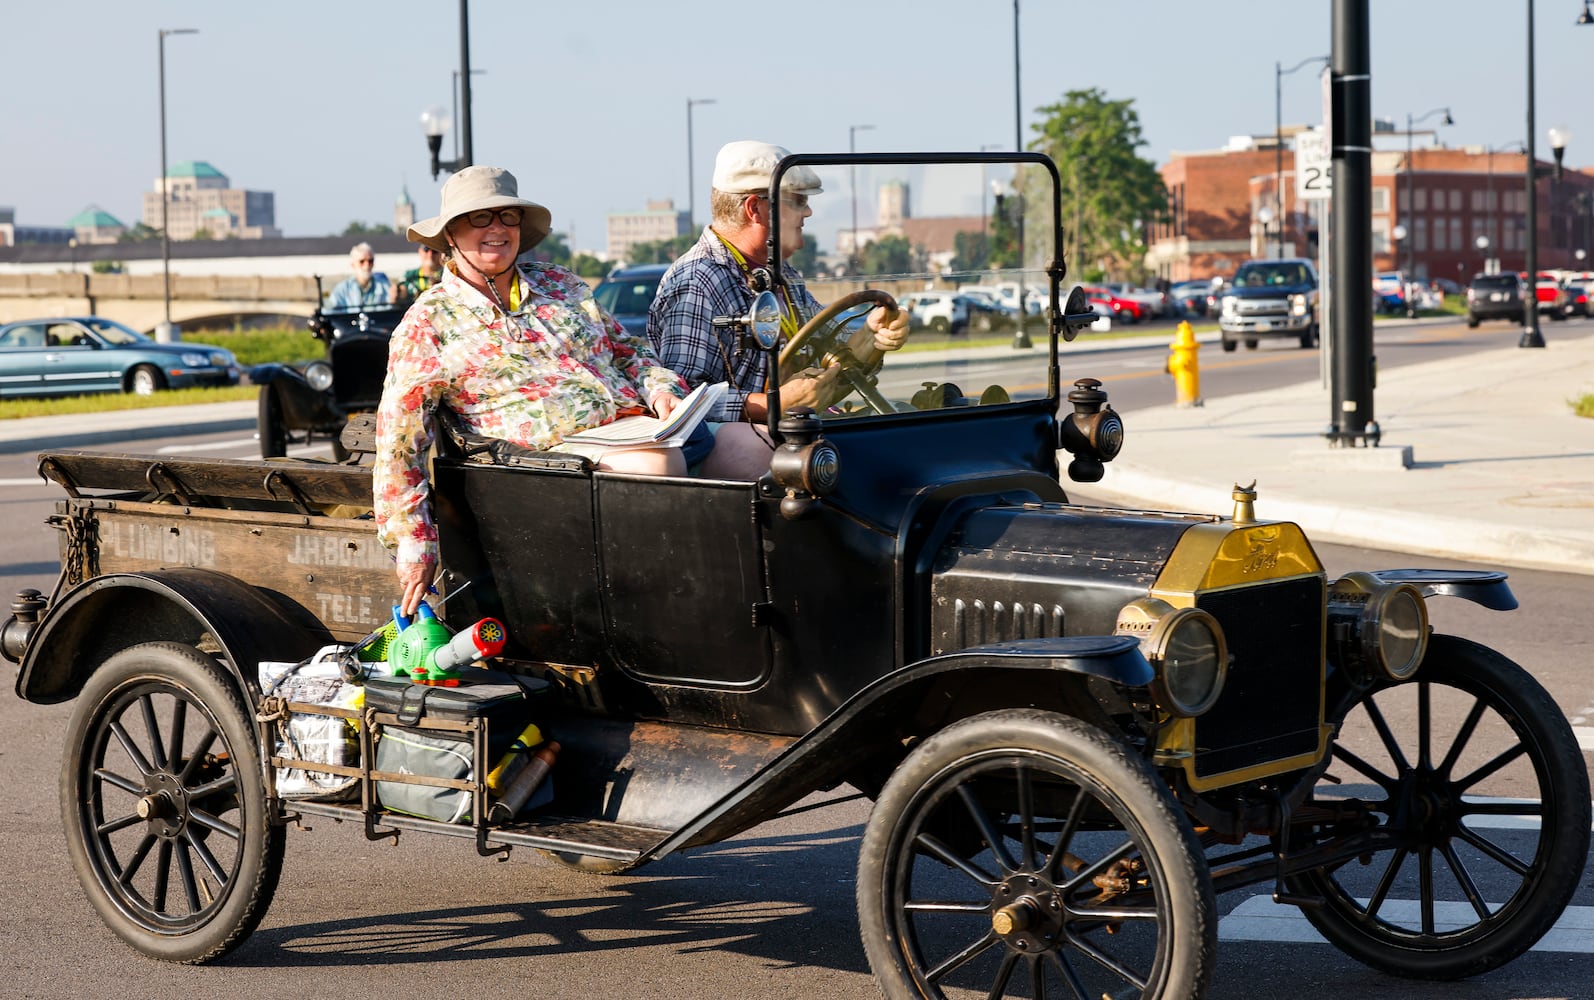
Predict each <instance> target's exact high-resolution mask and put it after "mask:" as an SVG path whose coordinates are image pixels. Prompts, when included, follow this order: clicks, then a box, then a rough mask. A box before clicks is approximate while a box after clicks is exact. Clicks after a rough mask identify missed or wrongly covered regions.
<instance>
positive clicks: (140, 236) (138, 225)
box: [116, 222, 161, 243]
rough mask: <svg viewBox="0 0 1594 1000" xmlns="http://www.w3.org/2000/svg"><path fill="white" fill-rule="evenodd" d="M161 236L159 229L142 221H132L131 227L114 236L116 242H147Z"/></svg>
mask: <svg viewBox="0 0 1594 1000" xmlns="http://www.w3.org/2000/svg"><path fill="white" fill-rule="evenodd" d="M160 238H161V231H160V230H159V229H154V228H151V227H150V226H146V225H144V224H143V223H142V222H135V223H133V228H132V229H129V230H128V231H127V232H125V233H123V234H122V235H120V236H118V237H117V238H116V242H118V243H148V242H149V241H151V240H158V239H160Z"/></svg>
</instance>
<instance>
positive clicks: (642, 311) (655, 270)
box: [592, 264, 670, 337]
mask: <svg viewBox="0 0 1594 1000" xmlns="http://www.w3.org/2000/svg"><path fill="white" fill-rule="evenodd" d="M669 269H670V265H668V264H637V265H635V266H633V267H621V268H616V269H615V270H614V271H612V272H610V274H609V276H608V277H607V278H604V279H603V280H602V281H600V282H598V284H597V285H596V286H595V287H594V288H593V289H592V297H593V298H595V299H597V300H598V305H599V306H600V307H602V309H603V311H604V312H606V313H608V314H609V315H610V316H613V317H614V318H615V319H617V320H619V321H620V325H621V326H623V327H625V330H626V332H627V333H629V334H632V335H634V336H638V337H640V336H642V335H644V334H646V333H647V330H648V308H649V307H650V306H652V305H653V297H654V296H655V295H657V294H658V293H659V281H660V279H662V278H663V277H664V272H665V271H668V270H669Z"/></svg>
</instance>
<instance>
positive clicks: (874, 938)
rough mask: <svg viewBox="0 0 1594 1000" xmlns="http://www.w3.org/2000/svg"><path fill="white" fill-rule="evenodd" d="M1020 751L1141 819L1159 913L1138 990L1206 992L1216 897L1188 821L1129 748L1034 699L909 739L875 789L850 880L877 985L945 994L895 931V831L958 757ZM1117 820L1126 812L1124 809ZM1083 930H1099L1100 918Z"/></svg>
mask: <svg viewBox="0 0 1594 1000" xmlns="http://www.w3.org/2000/svg"><path fill="white" fill-rule="evenodd" d="M1015 754H1017V755H1023V756H1025V757H1028V758H1030V761H1031V763H1032V764H1036V765H1050V766H1052V767H1054V768H1056V769H1057V771H1054V772H1053V773H1062V774H1064V775H1066V776H1067V777H1068V778H1069V779H1070V780H1071V781H1075V782H1077V783H1078V785H1079V787H1088V789H1089V791H1090V793H1091V795H1092V796H1093V797H1094V798H1095V799H1096V800H1097V803H1098V804H1100V803H1103V802H1106V803H1111V804H1113V806H1114V808H1115V809H1116V810H1117V811H1118V813H1127V814H1128V815H1129V817H1130V820H1131V822H1133V823H1135V824H1137V825H1138V827H1139V829H1138V830H1136V831H1134V834H1135V837H1136V839H1137V840H1138V841H1139V843H1141V844H1143V845H1146V844H1149V845H1150V848H1151V850H1150V851H1149V852H1143V853H1142V856H1144V857H1146V858H1147V860H1148V861H1150V863H1151V869H1152V870H1151V873H1150V874H1151V876H1152V882H1153V884H1154V885H1155V886H1156V888H1157V892H1158V898H1157V909H1158V914H1159V919H1160V926H1159V928H1158V936H1157V947H1158V950H1159V951H1160V953H1161V954H1160V960H1159V961H1157V962H1156V963H1155V971H1156V972H1157V973H1158V981H1157V982H1154V983H1151V984H1150V985H1149V988H1148V989H1147V990H1146V992H1145V995H1146V996H1156V997H1200V996H1204V995H1205V992H1206V988H1207V984H1208V983H1209V982H1210V980H1211V976H1212V971H1213V966H1214V964H1215V954H1216V949H1217V927H1218V916H1217V904H1216V901H1215V899H1214V896H1213V890H1212V880H1211V874H1210V872H1209V871H1208V869H1207V865H1206V859H1205V857H1204V855H1203V852H1202V850H1201V847H1200V844H1199V843H1198V842H1197V840H1196V837H1195V833H1194V831H1193V830H1192V829H1191V826H1190V823H1189V820H1188V819H1187V817H1186V816H1185V814H1184V813H1183V811H1182V810H1181V809H1180V808H1179V806H1178V804H1177V803H1176V802H1175V801H1174V799H1173V796H1172V795H1171V793H1170V792H1169V790H1168V788H1167V786H1166V785H1165V784H1163V782H1162V781H1161V780H1160V779H1159V778H1158V777H1157V775H1156V774H1155V773H1154V772H1153V771H1152V770H1151V769H1150V767H1149V766H1148V765H1147V764H1146V763H1145V761H1144V759H1143V758H1141V757H1140V756H1139V755H1138V754H1137V753H1135V752H1134V751H1133V750H1131V749H1130V748H1129V747H1127V746H1125V745H1124V744H1122V743H1121V742H1119V741H1118V740H1116V739H1114V738H1112V737H1110V736H1108V735H1107V734H1106V733H1104V732H1102V731H1101V730H1099V729H1097V728H1096V727H1094V726H1091V725H1089V724H1087V723H1085V722H1082V721H1080V720H1078V719H1075V718H1071V717H1069V716H1065V715H1059V714H1056V713H1052V712H1043V711H1038V710H1034V709H1006V710H1002V711H997V712H988V713H985V714H982V715H976V716H972V717H970V718H968V719H964V720H962V721H961V722H958V723H955V724H953V725H951V726H948V727H947V728H946V729H944V730H942V731H940V732H938V733H936V734H935V735H933V736H931V737H930V738H929V739H927V740H925V741H924V742H923V743H922V744H920V745H919V746H918V747H917V748H915V749H914V750H913V752H912V753H910V754H909V755H908V757H907V759H905V760H904V761H903V762H902V763H901V764H900V765H899V766H898V767H897V769H896V770H895V771H894V772H893V773H892V775H891V777H890V779H889V780H888V781H887V782H886V784H885V787H884V788H883V789H882V790H881V793H880V797H879V799H878V800H877V801H876V802H875V806H874V809H873V811H872V812H871V814H870V816H869V822H868V825H867V827H866V828H865V830H864V836H863V844H862V846H861V848H860V851H859V859H858V887H857V901H858V923H859V927H860V932H861V934H862V937H863V945H864V951H865V953H866V954H867V955H868V958H869V966H870V968H871V969H872V970H873V971H874V975H875V981H876V983H877V984H878V985H879V987H880V989H881V991H882V992H883V993H884V994H885V995H886V997H888V998H889V1000H912V998H921V997H934V996H940V995H941V993H940V991H939V990H938V989H937V988H935V987H934V986H933V985H930V984H925V983H922V982H921V981H920V980H919V978H918V977H917V976H916V975H915V972H914V969H915V968H917V967H918V966H919V964H920V963H919V962H918V961H917V960H916V959H912V958H910V956H908V955H907V954H905V951H906V948H905V947H904V942H906V941H908V940H909V939H910V938H911V937H912V936H911V935H907V936H904V934H903V933H902V932H901V928H900V927H899V925H898V922H897V916H898V914H897V913H896V910H895V904H894V902H893V901H892V899H891V897H892V895H893V893H894V886H895V879H896V870H897V867H898V865H897V858H896V854H897V852H898V851H899V850H900V848H901V844H900V843H899V841H900V840H901V839H902V838H904V837H905V836H907V835H908V834H910V833H911V832H912V824H913V822H914V820H915V812H916V810H917V808H918V807H919V805H920V803H921V801H922V800H923V799H924V798H926V797H933V796H934V794H935V793H936V791H937V789H938V788H939V787H944V786H946V784H947V780H948V779H949V778H951V779H952V780H953V781H955V779H956V774H957V772H958V770H959V768H960V767H968V766H971V765H972V766H976V767H977V766H979V765H980V764H981V763H982V762H984V763H987V764H992V763H994V764H996V765H997V766H1000V765H1003V764H1011V763H1012V761H1013V758H1014V755H1015ZM947 794H948V795H950V794H951V793H950V792H949V793H947ZM1114 818H1116V819H1118V820H1119V822H1122V821H1123V820H1122V816H1121V815H1115V817H1114ZM968 826H969V827H970V828H971V829H972V828H973V824H972V823H970V824H968ZM976 836H977V835H976ZM974 843H975V844H976V846H977V845H978V844H979V841H975V842H974ZM993 905H994V904H993ZM1170 916H1171V919H1169V918H1170ZM1082 933H1084V934H1092V933H1106V930H1105V928H1104V927H1101V926H1099V925H1098V926H1096V927H1089V928H1084V929H1083V931H1082ZM997 947H999V948H1008V947H1009V946H1007V945H998V946H997ZM1073 957H1074V958H1076V959H1077V958H1078V955H1077V954H1076V955H1074V956H1073ZM1060 995H1061V994H1060Z"/></svg>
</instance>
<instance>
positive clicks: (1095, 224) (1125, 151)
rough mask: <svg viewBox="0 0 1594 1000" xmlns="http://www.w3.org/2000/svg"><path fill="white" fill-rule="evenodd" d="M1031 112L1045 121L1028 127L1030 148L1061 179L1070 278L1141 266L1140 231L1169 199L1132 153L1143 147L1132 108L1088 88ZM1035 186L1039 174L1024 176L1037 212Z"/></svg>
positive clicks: (1152, 169)
mask: <svg viewBox="0 0 1594 1000" xmlns="http://www.w3.org/2000/svg"><path fill="white" fill-rule="evenodd" d="M1037 110H1038V111H1039V112H1040V113H1041V114H1042V115H1043V116H1045V117H1044V118H1043V119H1042V120H1041V121H1040V122H1039V123H1037V124H1035V125H1033V126H1031V127H1032V128H1033V129H1034V131H1035V132H1036V133H1037V137H1036V139H1035V140H1034V141H1033V142H1031V143H1030V147H1029V148H1030V149H1032V150H1034V151H1036V152H1040V153H1045V154H1046V155H1047V156H1050V157H1051V158H1052V161H1053V162H1054V163H1056V164H1057V170H1058V173H1059V175H1060V176H1061V178H1062V190H1061V198H1062V205H1061V208H1062V216H1063V230H1064V232H1065V233H1066V234H1067V253H1068V257H1069V270H1070V272H1071V273H1075V274H1083V273H1085V271H1086V270H1087V269H1089V268H1091V267H1100V268H1103V269H1105V270H1107V271H1111V272H1121V271H1128V270H1132V269H1134V268H1138V267H1141V266H1143V264H1144V261H1145V255H1146V230H1147V227H1148V226H1149V225H1150V223H1152V222H1154V221H1156V220H1158V219H1160V218H1162V217H1163V216H1164V215H1165V214H1166V212H1167V205H1168V191H1167V188H1166V187H1164V186H1163V183H1162V175H1160V174H1159V173H1157V168H1156V165H1155V164H1153V163H1152V162H1151V161H1150V160H1147V159H1143V158H1142V157H1141V156H1140V155H1139V154H1138V153H1137V152H1136V150H1138V149H1139V148H1140V147H1141V146H1144V145H1146V140H1145V138H1144V137H1143V136H1142V134H1141V131H1140V116H1139V114H1137V113H1136V112H1135V109H1134V101H1133V100H1126V101H1112V100H1108V99H1107V95H1106V94H1105V93H1103V92H1102V91H1100V90H1098V89H1096V88H1094V87H1092V88H1091V89H1089V90H1070V91H1068V92H1067V93H1066V94H1064V95H1063V100H1062V102H1061V103H1058V104H1052V105H1048V106H1046V107H1043V108H1039V109H1037ZM1042 180H1043V175H1042V173H1041V172H1040V171H1030V172H1029V175H1028V177H1027V178H1026V182H1025V185H1024V186H1025V188H1027V189H1032V190H1031V194H1032V197H1030V198H1029V199H1027V200H1028V201H1029V202H1030V203H1031V207H1032V209H1034V210H1036V211H1040V210H1042V209H1049V208H1050V205H1049V203H1048V204H1045V205H1041V204H1039V202H1041V201H1042V199H1039V198H1036V197H1033V194H1035V193H1037V192H1038V186H1039V184H1040V182H1041V181H1042ZM1036 231H1043V230H1036ZM993 242H994V241H993ZM1048 252H1049V251H1048Z"/></svg>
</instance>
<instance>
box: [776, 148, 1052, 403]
mask: <svg viewBox="0 0 1594 1000" xmlns="http://www.w3.org/2000/svg"><path fill="white" fill-rule="evenodd" d="M830 159H833V160H843V161H845V160H848V159H850V158H843V157H834V158H830ZM812 169H813V170H814V171H815V172H816V173H817V174H818V175H819V180H820V183H821V186H822V189H823V190H822V192H820V193H817V194H815V195H813V196H812V198H811V199H810V200H809V201H808V203H807V208H808V209H809V210H810V211H811V213H812V214H811V215H808V216H805V217H803V219H802V220H801V223H800V225H801V227H802V232H803V234H804V237H805V238H806V242H807V243H808V246H807V247H805V249H804V251H802V252H800V254H799V256H798V257H797V258H796V263H797V265H798V266H799V270H800V271H801V273H802V274H803V276H804V278H805V282H806V287H807V290H808V292H809V293H810V294H811V295H812V296H813V297H814V298H815V299H816V300H817V301H818V302H819V304H820V305H821V306H822V307H823V306H826V305H828V304H830V303H834V302H836V301H838V300H840V299H842V298H843V297H845V296H848V295H851V294H853V293H856V292H860V291H863V290H872V291H876V292H884V293H886V294H888V295H890V296H892V297H894V298H895V299H897V300H903V299H910V298H911V297H912V296H913V295H914V293H919V292H930V293H936V292H939V293H943V294H944V293H947V292H954V291H956V292H961V293H963V294H964V295H965V296H967V297H968V298H966V299H965V301H966V302H971V301H973V299H974V297H976V296H977V297H978V298H979V299H983V300H985V301H986V302H988V303H989V305H990V308H987V309H977V308H976V309H967V308H966V309H964V310H961V311H958V312H955V313H950V314H948V313H943V314H942V316H943V319H944V321H930V322H923V321H921V322H919V323H915V324H912V325H911V326H910V333H909V336H908V339H907V342H906V344H905V345H904V346H903V347H902V349H901V350H897V351H891V352H888V353H886V354H884V355H879V354H878V353H877V352H875V353H874V357H875V358H878V362H879V365H880V367H879V369H878V370H877V371H874V372H873V373H869V374H866V373H864V372H862V371H859V370H856V369H853V370H848V371H845V372H844V376H843V379H842V383H843V384H845V385H847V386H848V387H849V389H848V392H847V394H846V395H845V396H844V397H843V398H841V399H840V400H839V401H837V402H836V403H834V404H833V405H832V406H830V407H829V408H828V409H827V410H825V411H824V412H823V413H822V414H821V415H822V416H824V417H825V419H826V420H827V421H829V420H832V419H849V420H850V419H869V418H873V417H878V416H881V415H886V414H897V413H909V412H925V411H941V410H947V409H953V408H965V407H977V406H999V405H1002V404H1005V403H1008V402H1016V401H1021V400H1026V399H1036V398H1045V397H1046V396H1047V394H1048V393H1049V392H1050V380H1049V374H1050V370H1049V369H1050V359H1051V352H1050V332H1049V327H1048V319H1047V315H1046V313H1047V309H1048V308H1049V302H1048V303H1047V304H1046V306H1044V307H1043V305H1042V296H1045V295H1047V293H1048V291H1049V285H1048V279H1047V276H1046V272H1045V270H1044V268H1045V265H1046V263H1047V262H1048V261H1049V260H1051V259H1052V258H1053V257H1056V256H1062V248H1060V247H1058V246H1057V244H1056V242H1055V240H1054V238H1053V236H1052V235H1051V234H1053V233H1055V232H1056V225H1055V210H1054V199H1055V191H1054V182H1053V175H1052V173H1051V171H1050V170H1048V169H1046V167H1045V166H1044V165H1042V164H1038V163H1015V162H1001V163H994V162H988V163H892V162H886V158H885V157H874V158H868V157H859V158H858V159H857V162H856V163H855V164H853V163H849V162H840V163H838V162H829V163H823V164H815V165H814V166H813V167H812ZM854 171H855V172H856V177H857V187H856V189H855V190H854V189H853V188H852V187H851V181H852V176H853V173H854ZM993 189H996V190H999V191H1001V192H1002V193H1001V194H1000V195H998V196H996V197H994V198H993V196H992V194H991V192H992V190H993ZM1015 191H1018V192H1022V193H1021V194H1015V193H1014V192H1015ZM852 194H855V195H856V198H857V213H856V216H854V215H853V199H852V197H851V195H852ZM791 215H792V213H791V212H790V210H786V211H785V212H784V214H783V218H782V224H783V225H789V224H790V223H791V222H795V221H796V219H795V218H788V216H791ZM854 219H856V228H854ZM1021 234H1022V235H1021ZM1021 238H1022V242H1020V240H1021ZM1071 277H1074V276H1072V275H1071ZM1076 280H1077V278H1076ZM1075 283H1076V282H1075V280H1065V281H1064V283H1063V287H1062V289H1061V290H1060V292H1059V300H1060V301H1059V306H1061V300H1064V299H1066V297H1067V293H1068V291H1069V289H1071V288H1072V287H1073V285H1074V284H1075ZM974 286H977V287H974ZM1037 293H1040V294H1039V295H1037ZM940 297H941V296H939V295H938V296H936V298H940ZM930 303H931V300H930V299H928V298H926V299H925V300H924V302H923V306H928V305H930ZM1020 303H1024V305H1023V306H1020ZM923 306H921V308H923ZM871 308H872V304H871V303H869V302H864V303H860V304H859V305H857V306H855V307H854V308H851V309H848V310H845V311H844V312H842V313H841V314H840V316H839V317H838V322H837V323H835V324H829V325H827V329H828V330H834V331H835V332H833V333H830V332H825V331H824V330H812V331H810V332H809V333H808V335H807V336H806V337H804V338H803V342H801V343H799V344H798V350H797V351H796V352H793V353H791V355H790V356H789V357H788V358H787V359H786V360H785V362H784V363H783V365H782V370H783V371H785V372H788V373H789V372H799V371H803V370H805V369H811V368H815V367H818V366H820V365H823V364H825V363H826V362H827V361H828V360H832V359H834V358H835V357H836V356H837V348H838V347H842V348H844V347H846V346H847V345H848V343H849V341H852V340H854V335H855V334H857V333H858V331H859V330H860V329H861V328H862V327H863V325H864V323H865V320H866V318H867V315H868V312H869V311H870V309H871ZM943 308H945V307H943ZM856 343H858V344H861V345H864V347H865V348H866V349H867V348H868V347H870V346H872V338H871V337H869V336H868V335H863V336H859V337H857V338H856ZM1016 345H1022V346H1016ZM789 350H790V349H789V348H788V351H789ZM870 360H874V359H873V358H871V359H870ZM788 377H789V376H788Z"/></svg>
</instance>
